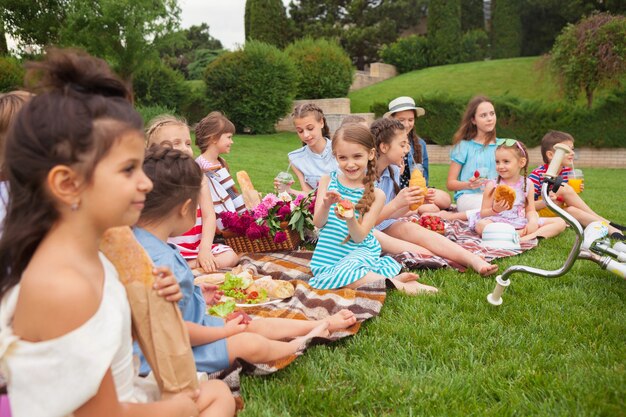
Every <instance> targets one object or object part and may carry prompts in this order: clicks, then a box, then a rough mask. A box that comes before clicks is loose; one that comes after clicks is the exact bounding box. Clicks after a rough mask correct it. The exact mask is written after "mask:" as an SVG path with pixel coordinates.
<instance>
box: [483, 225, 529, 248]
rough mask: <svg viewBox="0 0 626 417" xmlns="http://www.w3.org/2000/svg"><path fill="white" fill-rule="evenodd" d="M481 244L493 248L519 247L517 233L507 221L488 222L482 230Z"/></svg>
mask: <svg viewBox="0 0 626 417" xmlns="http://www.w3.org/2000/svg"><path fill="white" fill-rule="evenodd" d="M480 244H481V246H485V247H488V248H494V249H517V250H519V249H521V247H520V244H519V235H518V234H517V232H516V231H515V228H514V227H513V226H511V225H510V224H507V223H489V224H488V225H487V226H485V229H484V230H483V240H482V242H481V243H480Z"/></svg>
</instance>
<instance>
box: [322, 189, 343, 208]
mask: <svg viewBox="0 0 626 417" xmlns="http://www.w3.org/2000/svg"><path fill="white" fill-rule="evenodd" d="M323 201H324V206H325V207H328V208H330V206H332V205H333V204H335V203H338V202H340V201H341V194H339V193H338V192H337V191H335V190H327V191H326V194H324V200H323Z"/></svg>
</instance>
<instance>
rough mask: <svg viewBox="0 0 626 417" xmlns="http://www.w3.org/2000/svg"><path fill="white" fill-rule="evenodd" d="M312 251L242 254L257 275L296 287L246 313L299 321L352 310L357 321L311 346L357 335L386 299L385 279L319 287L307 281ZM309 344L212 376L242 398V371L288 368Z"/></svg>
mask: <svg viewBox="0 0 626 417" xmlns="http://www.w3.org/2000/svg"><path fill="white" fill-rule="evenodd" d="M312 255H313V252H311V251H296V252H289V253H257V254H248V255H245V256H243V257H242V259H241V261H240V264H241V265H243V266H244V267H245V268H251V269H253V270H254V274H255V275H271V276H272V278H274V279H282V280H286V281H291V282H292V284H293V285H294V286H295V293H294V295H293V297H291V298H288V299H286V300H284V301H281V302H278V303H275V304H265V305H261V306H254V307H250V308H246V312H247V313H248V314H250V315H251V316H256V317H281V318H290V319H299V320H319V319H323V318H326V317H328V316H330V315H333V314H335V313H336V312H338V311H339V310H341V309H348V310H350V311H352V312H353V313H354V314H355V316H356V318H357V322H356V323H355V324H354V325H352V326H350V327H349V328H347V329H344V330H340V331H336V332H333V333H332V334H331V335H330V336H329V337H328V338H314V339H313V340H312V341H311V342H310V343H309V345H308V346H310V345H313V344H319V343H329V342H332V341H335V340H338V339H341V338H344V337H347V336H352V335H354V334H356V333H357V332H358V331H359V329H360V327H361V323H362V322H364V321H365V320H367V319H369V318H371V317H375V316H377V315H378V314H379V313H380V311H381V309H382V306H383V304H384V302H385V297H386V285H385V283H384V282H383V281H380V282H377V283H373V284H370V285H367V286H363V287H360V288H359V289H358V290H352V289H347V288H343V289H338V290H318V289H315V288H312V287H311V286H310V285H309V284H307V281H308V279H309V278H310V277H311V270H310V269H309V266H308V265H309V263H310V261H311V256H312ZM308 346H303V347H302V349H301V350H300V351H298V352H297V353H296V354H294V355H291V356H289V357H286V358H283V359H281V360H279V361H276V362H272V363H265V364H252V363H247V362H245V361H243V360H237V361H235V363H234V364H233V365H232V366H231V367H230V368H228V369H226V370H223V371H220V372H216V373H214V374H211V375H209V377H210V378H219V379H222V380H224V381H225V382H226V383H227V384H228V385H229V387H230V388H231V391H232V392H233V395H235V397H236V398H237V397H239V398H238V403H239V405H240V406H241V405H242V404H243V402H242V401H241V398H240V382H239V377H240V375H241V373H246V374H251V375H268V374H271V373H274V372H276V371H278V370H280V369H283V368H285V367H286V366H287V365H289V364H290V363H291V362H293V361H294V360H295V359H296V358H297V357H298V356H300V355H301V354H302V353H304V351H305V350H306V348H307V347H308Z"/></svg>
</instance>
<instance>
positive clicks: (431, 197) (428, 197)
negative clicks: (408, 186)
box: [424, 188, 435, 204]
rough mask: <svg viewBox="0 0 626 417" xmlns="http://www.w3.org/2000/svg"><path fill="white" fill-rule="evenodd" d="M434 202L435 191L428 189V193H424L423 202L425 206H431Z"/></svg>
mask: <svg viewBox="0 0 626 417" xmlns="http://www.w3.org/2000/svg"><path fill="white" fill-rule="evenodd" d="M434 201H435V189H434V188H429V189H428V191H426V196H425V197H424V202H425V203H427V204H433V202H434Z"/></svg>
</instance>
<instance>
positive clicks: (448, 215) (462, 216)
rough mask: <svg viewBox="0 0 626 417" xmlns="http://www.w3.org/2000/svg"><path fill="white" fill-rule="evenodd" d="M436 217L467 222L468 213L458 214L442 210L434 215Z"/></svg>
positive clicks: (460, 212)
mask: <svg viewBox="0 0 626 417" xmlns="http://www.w3.org/2000/svg"><path fill="white" fill-rule="evenodd" d="M434 215H435V216H439V217H441V218H442V219H444V220H467V212H466V211H459V212H456V213H453V212H450V211H445V210H442V211H440V212H439V213H434Z"/></svg>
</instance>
